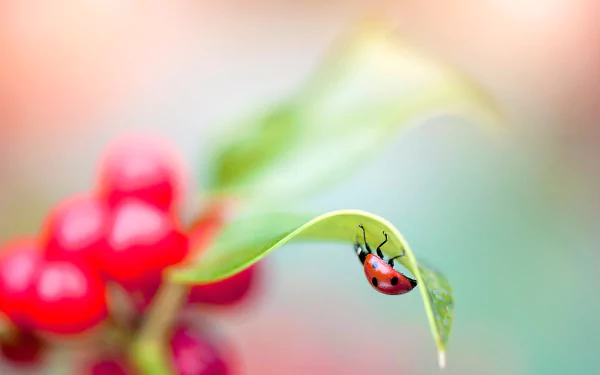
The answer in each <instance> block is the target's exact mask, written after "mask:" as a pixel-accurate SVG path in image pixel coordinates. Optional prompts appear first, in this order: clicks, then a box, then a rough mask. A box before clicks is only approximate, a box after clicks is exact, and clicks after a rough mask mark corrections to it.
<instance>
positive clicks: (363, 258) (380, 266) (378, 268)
mask: <svg viewBox="0 0 600 375" xmlns="http://www.w3.org/2000/svg"><path fill="white" fill-rule="evenodd" d="M358 227H359V228H360V229H362V232H363V239H364V243H365V248H364V249H363V248H362V246H361V245H360V243H359V242H358V239H357V241H356V243H355V244H354V250H355V251H356V254H358V258H359V259H360V262H361V263H362V264H363V266H364V268H365V275H366V276H367V280H369V283H370V284H371V285H372V286H373V288H375V290H377V291H378V292H380V293H383V294H389V295H398V294H404V293H408V292H410V291H411V290H413V289H414V288H415V287H416V286H417V280H413V279H411V278H410V277H407V276H405V275H403V274H402V273H400V272H398V271H396V270H395V269H394V268H393V267H394V259H396V258H400V257H403V256H404V255H405V251H404V250H403V251H402V254H400V255H396V256H395V257H393V258H391V259H390V260H388V261H387V262H385V261H384V260H383V253H382V252H381V246H383V245H384V244H385V243H386V242H387V240H388V237H387V233H385V232H383V235H384V236H385V241H383V242H382V243H381V245H379V246H378V247H377V250H376V251H377V255H375V254H372V253H371V248H370V247H369V244H368V243H367V235H366V233H365V228H364V227H363V226H362V224H361V225H359V226H358Z"/></svg>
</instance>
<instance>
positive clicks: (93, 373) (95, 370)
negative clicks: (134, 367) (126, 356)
mask: <svg viewBox="0 0 600 375" xmlns="http://www.w3.org/2000/svg"><path fill="white" fill-rule="evenodd" d="M132 374H133V372H132V371H130V370H129V367H128V366H127V365H126V364H125V363H124V362H123V361H121V360H118V359H102V360H99V361H97V362H95V363H92V364H91V365H89V366H87V367H86V368H85V369H84V370H83V372H82V375H132Z"/></svg>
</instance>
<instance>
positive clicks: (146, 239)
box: [98, 199, 188, 287]
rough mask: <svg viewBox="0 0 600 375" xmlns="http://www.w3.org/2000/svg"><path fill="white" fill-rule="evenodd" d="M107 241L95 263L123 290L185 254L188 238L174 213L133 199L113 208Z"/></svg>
mask: <svg viewBox="0 0 600 375" xmlns="http://www.w3.org/2000/svg"><path fill="white" fill-rule="evenodd" d="M107 240H108V244H109V247H108V251H105V252H103V253H101V254H100V255H99V259H98V264H99V266H100V267H101V269H102V270H103V271H104V272H106V273H107V274H108V275H109V276H110V277H111V278H112V279H113V280H115V281H117V282H120V283H121V284H123V285H124V286H126V287H128V286H131V285H136V284H139V283H140V282H145V280H147V279H152V278H154V277H156V275H159V274H160V273H161V271H162V270H163V269H164V268H165V267H168V266H171V265H174V264H177V263H179V262H181V261H182V260H183V259H184V258H185V257H186V255H187V251H188V238H187V235H186V234H185V233H183V231H182V230H181V227H180V225H179V223H178V221H177V220H176V218H175V217H174V215H173V214H171V213H167V212H164V211H162V210H159V209H157V208H156V207H154V206H152V205H149V204H147V203H145V202H142V201H139V200H134V199H129V200H125V201H123V202H121V203H120V204H119V205H117V206H116V207H115V208H114V211H113V216H112V220H111V226H110V229H109V233H108V237H107Z"/></svg>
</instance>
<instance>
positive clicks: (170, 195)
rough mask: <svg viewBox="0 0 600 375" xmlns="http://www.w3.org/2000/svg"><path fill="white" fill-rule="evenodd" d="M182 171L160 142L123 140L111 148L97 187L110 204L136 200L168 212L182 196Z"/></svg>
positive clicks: (171, 153)
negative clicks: (129, 199) (132, 198)
mask: <svg viewBox="0 0 600 375" xmlns="http://www.w3.org/2000/svg"><path fill="white" fill-rule="evenodd" d="M181 170H182V168H181V163H180V162H179V160H178V157H177V154H176V153H175V152H173V151H172V150H171V147H170V146H169V145H166V144H164V143H163V142H161V141H159V140H157V139H151V138H142V137H124V138H122V139H120V140H119V141H117V142H115V143H114V144H112V145H111V146H110V147H109V148H108V151H107V153H106V154H105V156H104V159H103V160H102V162H101V165H100V170H99V177H98V179H99V181H98V185H99V189H100V192H101V194H102V195H103V196H104V197H105V198H106V199H107V200H108V201H109V202H110V203H111V205H114V204H117V203H118V202H120V201H122V200H123V199H125V198H130V197H135V198H138V199H141V200H143V201H145V202H148V203H151V204H153V205H155V206H156V207H159V208H161V209H164V210H166V209H168V208H170V207H172V206H173V205H174V204H176V203H177V202H176V201H177V200H178V199H179V198H180V196H181V195H182V194H183V192H182V190H183V188H182V183H183V181H182V179H183V177H182V173H181Z"/></svg>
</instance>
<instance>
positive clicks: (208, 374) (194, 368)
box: [171, 326, 229, 375]
mask: <svg viewBox="0 0 600 375" xmlns="http://www.w3.org/2000/svg"><path fill="white" fill-rule="evenodd" d="M171 350H172V353H173V364H174V367H175V370H176V371H177V373H178V374H179V375H226V374H228V373H229V367H228V366H227V364H226V363H225V360H224V359H223V358H222V357H221V355H220V353H218V352H217V350H216V349H215V348H214V347H213V346H212V345H211V343H209V342H208V341H206V339H205V338H204V337H203V336H202V335H201V334H200V332H198V331H196V330H194V329H192V328H191V327H186V326H179V327H177V328H175V330H174V331H173V336H172V337H171Z"/></svg>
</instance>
